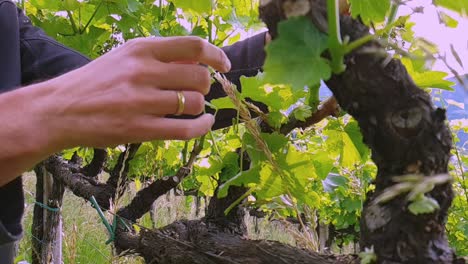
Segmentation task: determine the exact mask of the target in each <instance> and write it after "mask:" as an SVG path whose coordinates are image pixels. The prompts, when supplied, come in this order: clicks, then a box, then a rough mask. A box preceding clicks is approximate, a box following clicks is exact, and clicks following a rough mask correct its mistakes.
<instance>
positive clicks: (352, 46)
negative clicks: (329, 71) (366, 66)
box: [344, 35, 376, 54]
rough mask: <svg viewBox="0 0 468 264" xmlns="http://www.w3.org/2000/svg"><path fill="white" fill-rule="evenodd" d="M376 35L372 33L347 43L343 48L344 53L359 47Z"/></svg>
mask: <svg viewBox="0 0 468 264" xmlns="http://www.w3.org/2000/svg"><path fill="white" fill-rule="evenodd" d="M375 38H376V37H375V36H374V35H365V36H364V37H361V38H358V39H356V40H355V41H353V42H351V43H349V44H348V45H346V46H345V48H344V54H348V53H350V52H351V51H353V50H355V49H357V48H359V47H361V46H362V45H364V44H366V43H367V42H369V41H372V40H374V39H375Z"/></svg>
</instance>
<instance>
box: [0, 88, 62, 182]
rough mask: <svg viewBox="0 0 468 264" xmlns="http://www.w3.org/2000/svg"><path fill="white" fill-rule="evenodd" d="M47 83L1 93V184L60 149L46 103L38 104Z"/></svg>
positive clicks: (45, 90) (45, 91)
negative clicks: (56, 142)
mask: <svg viewBox="0 0 468 264" xmlns="http://www.w3.org/2000/svg"><path fill="white" fill-rule="evenodd" d="M47 84H48V83H47V82H46V83H41V84H37V85H31V86H28V87H24V88H22V89H18V90H16V91H13V92H8V93H4V94H0V121H1V123H2V125H1V126H0V142H1V144H2V151H1V152H0V186H3V185H5V184H6V183H8V182H10V181H12V180H13V179H14V178H16V177H17V176H19V175H20V174H21V173H23V172H24V171H26V170H28V169H30V168H32V167H33V166H34V165H35V164H36V163H37V162H39V161H40V160H41V159H43V158H45V157H47V155H49V154H51V153H53V152H54V151H57V149H56V146H54V143H53V142H52V138H51V136H52V133H49V132H48V131H47V129H46V128H47V127H48V124H47V122H49V120H48V119H47V118H46V116H45V115H44V113H45V111H47V105H42V106H41V107H38V104H40V101H41V100H43V98H45V93H47V92H48V90H49V89H47V87H45V86H47Z"/></svg>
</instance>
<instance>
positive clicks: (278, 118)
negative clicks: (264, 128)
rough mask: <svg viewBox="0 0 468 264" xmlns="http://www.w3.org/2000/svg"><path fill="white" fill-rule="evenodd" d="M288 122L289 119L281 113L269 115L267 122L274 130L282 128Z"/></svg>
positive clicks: (276, 112)
mask: <svg viewBox="0 0 468 264" xmlns="http://www.w3.org/2000/svg"><path fill="white" fill-rule="evenodd" d="M287 120H288V118H287V117H286V116H285V115H284V114H283V113H281V112H280V111H275V112H270V113H268V117H267V122H268V124H269V125H270V126H272V127H274V128H280V127H281V125H282V124H284V123H285V122H286V121H287Z"/></svg>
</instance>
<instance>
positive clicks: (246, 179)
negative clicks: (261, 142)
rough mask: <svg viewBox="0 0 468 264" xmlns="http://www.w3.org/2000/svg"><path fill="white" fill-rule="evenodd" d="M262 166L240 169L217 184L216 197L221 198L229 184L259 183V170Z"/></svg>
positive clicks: (226, 191) (225, 193) (224, 195)
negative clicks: (226, 179) (225, 180)
mask: <svg viewBox="0 0 468 264" xmlns="http://www.w3.org/2000/svg"><path fill="white" fill-rule="evenodd" d="M261 167H262V166H255V167H252V168H250V169H249V170H247V171H241V172H239V173H238V174H237V175H236V176H234V177H232V178H231V179H229V180H228V181H227V182H225V183H223V184H222V185H221V186H219V189H218V197H219V198H223V197H226V195H227V194H228V190H229V186H231V185H235V186H243V185H244V186H246V185H249V184H252V183H253V184H256V183H260V176H259V174H260V170H261Z"/></svg>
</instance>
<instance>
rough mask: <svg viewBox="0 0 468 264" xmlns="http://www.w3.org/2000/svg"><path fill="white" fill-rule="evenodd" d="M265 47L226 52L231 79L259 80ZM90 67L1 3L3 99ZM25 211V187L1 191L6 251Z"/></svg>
mask: <svg viewBox="0 0 468 264" xmlns="http://www.w3.org/2000/svg"><path fill="white" fill-rule="evenodd" d="M264 41H265V33H262V34H258V35H256V36H254V37H252V38H249V39H246V40H244V41H241V42H238V43H236V44H234V45H232V46H229V47H225V48H223V49H224V51H225V52H226V54H227V55H228V57H229V58H230V60H231V63H232V69H231V72H229V73H227V74H226V77H227V78H228V79H229V80H231V81H232V82H234V83H235V84H236V85H237V87H239V89H240V82H239V78H240V76H242V75H245V76H253V75H256V74H257V73H258V71H259V70H260V68H261V66H262V65H263V61H264V58H265V54H264V50H263V47H264V44H265V43H264ZM88 62H89V59H88V58H86V57H85V56H83V55H81V54H80V53H78V52H76V51H74V50H72V49H69V48H67V47H65V46H63V45H61V44H59V43H58V42H56V41H55V40H53V39H52V38H50V37H48V36H47V35H46V34H45V33H44V31H42V30H41V29H39V28H37V27H34V26H33V25H32V24H31V21H30V20H29V19H28V18H27V17H26V16H25V14H24V13H23V11H22V10H21V9H18V8H17V7H16V5H15V4H14V3H13V2H11V1H9V0H0V93H2V92H6V91H10V90H13V89H17V88H20V87H21V86H24V85H27V84H30V83H32V82H37V81H40V80H46V79H50V78H52V77H55V76H58V75H60V74H63V73H66V72H68V71H70V70H73V69H76V68H79V67H81V66H83V65H85V64H86V63H88ZM223 96H225V94H224V92H223V90H222V88H221V87H220V85H219V84H217V83H215V84H213V86H212V88H211V91H210V93H209V94H208V95H207V100H211V99H214V98H219V97H223ZM235 116H236V113H235V111H234V110H221V111H219V112H218V114H217V115H216V123H215V125H214V127H215V128H221V127H226V126H229V125H230V124H231V122H232V119H233V118H234V117H235ZM185 118H188V117H185ZM0 173H1V168H0ZM23 211H24V195H23V190H22V181H21V177H18V178H16V179H15V180H13V181H12V182H10V183H8V184H7V185H5V186H3V187H0V245H1V244H5V243H8V242H11V241H15V240H18V239H19V238H20V237H21V234H22V227H21V218H22V215H23Z"/></svg>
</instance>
